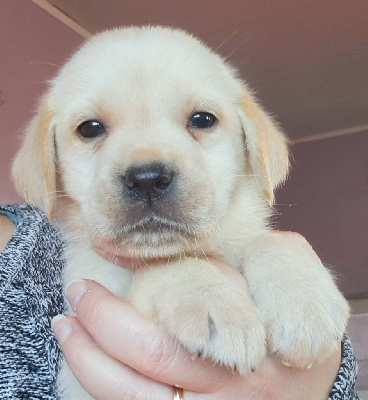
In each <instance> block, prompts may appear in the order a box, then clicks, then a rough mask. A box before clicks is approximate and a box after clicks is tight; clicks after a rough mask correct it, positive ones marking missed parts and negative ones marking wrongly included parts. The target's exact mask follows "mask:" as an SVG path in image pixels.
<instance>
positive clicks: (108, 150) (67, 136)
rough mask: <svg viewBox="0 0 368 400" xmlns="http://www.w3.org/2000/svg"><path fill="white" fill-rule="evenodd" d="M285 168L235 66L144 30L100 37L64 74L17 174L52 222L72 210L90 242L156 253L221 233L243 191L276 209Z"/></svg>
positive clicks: (277, 143)
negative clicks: (276, 191) (275, 195)
mask: <svg viewBox="0 0 368 400" xmlns="http://www.w3.org/2000/svg"><path fill="white" fill-rule="evenodd" d="M287 169H288V155H287V147H286V143H285V138H284V136H283V135H282V134H281V133H280V132H279V130H278V129H277V127H276V126H275V124H274V123H273V121H272V120H271V118H270V117H269V116H268V115H267V114H266V113H265V112H264V111H263V110H262V109H261V108H260V106H259V105H257V103H256V102H255V101H254V100H253V98H252V95H251V94H250V93H249V91H248V90H247V88H246V86H245V85H244V84H243V83H242V82H241V81H240V80H239V79H238V78H237V77H236V75H235V73H234V71H233V69H232V68H230V67H229V66H228V65H226V63H225V62H224V61H223V60H222V59H221V58H220V57H219V56H218V55H216V54H214V53H213V52H212V51H211V50H209V49H208V48H207V47H205V46H204V45H203V44H202V43H200V42H199V41H198V40H196V39H194V38H193V37H191V36H190V35H188V34H186V33H184V32H182V31H178V30H171V29H169V28H159V27H155V28H153V27H146V28H129V29H117V30H113V31H109V32H105V33H102V34H100V35H97V36H95V37H94V38H92V39H91V40H90V41H89V42H87V44H86V45H85V46H84V47H82V48H81V49H80V50H79V51H78V52H77V53H76V54H75V55H74V56H73V57H72V58H71V60H70V61H69V62H68V63H67V64H66V65H65V66H64V67H63V68H62V70H61V71H60V73H59V75H58V76H57V77H56V78H55V79H54V80H53V82H52V83H51V87H50V90H49V92H48V93H47V94H46V95H45V97H44V99H43V101H42V104H41V107H40V111H39V113H38V115H37V116H36V118H35V119H34V120H33V121H32V122H31V124H30V126H29V128H28V132H27V134H26V136H25V139H24V142H23V145H22V147H21V149H20V151H19V153H18V155H17V157H16V159H15V161H14V165H13V176H14V181H15V184H16V187H17V188H18V190H19V191H20V193H21V194H22V195H23V196H24V197H25V198H26V200H27V201H29V202H30V203H33V204H35V205H37V206H40V207H41V208H43V209H44V210H45V211H46V213H48V215H49V217H50V218H51V219H53V218H54V217H55V215H57V213H59V212H61V211H62V209H73V210H74V211H76V212H75V213H74V214H73V215H74V216H73V218H76V219H78V221H79V223H80V225H81V226H84V227H85V228H86V229H87V230H88V232H89V235H90V237H91V239H92V240H93V241H96V240H100V241H104V242H106V243H111V244H112V243H113V244H114V246H115V251H116V252H122V253H124V254H128V255H130V256H145V257H147V256H152V257H157V256H167V255H171V254H177V253H178V252H180V251H182V250H183V246H184V247H185V246H187V245H188V246H193V243H195V241H196V240H197V239H198V237H201V236H206V235H208V234H209V232H211V231H213V230H214V229H217V228H218V227H219V225H220V222H221V220H222V219H224V218H226V215H227V212H228V210H229V208H231V206H232V201H233V199H234V197H235V196H236V194H237V193H239V191H243V192H244V193H245V192H246V191H250V192H251V196H253V198H257V201H258V202H266V201H268V202H271V203H272V201H273V191H274V189H275V188H276V187H277V185H278V184H279V183H280V182H282V181H283V180H284V178H285V176H286V173H287ZM246 207H248V208H249V207H251V206H250V205H247V204H244V208H246ZM239 212H242V211H241V210H239ZM60 215H61V214H60ZM62 218H63V217H62ZM64 218H65V216H64Z"/></svg>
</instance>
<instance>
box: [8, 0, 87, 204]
mask: <svg viewBox="0 0 368 400" xmlns="http://www.w3.org/2000/svg"><path fill="white" fill-rule="evenodd" d="M82 42H83V39H82V37H81V36H80V35H78V34H77V33H75V32H73V31H72V30H71V29H70V28H68V27H66V26H65V25H63V24H62V23H61V22H59V21H58V20H56V19H55V18H53V17H52V16H50V15H49V14H47V13H46V12H45V11H43V10H42V9H40V8H39V7H38V6H36V5H35V4H33V3H32V2H31V1H30V0H16V1H14V0H1V2H0V49H1V54H0V59H1V62H0V91H2V92H3V93H4V95H5V99H6V103H5V104H4V105H2V106H0V126H1V130H0V138H1V142H0V203H1V204H7V203H13V202H16V201H19V200H20V199H19V197H18V196H17V194H16V193H15V190H14V189H13V185H12V183H11V182H10V179H9V165H10V162H11V159H12V157H13V155H14V152H15V149H16V147H17V144H18V142H19V135H20V132H21V131H22V128H23V127H24V125H25V124H26V122H27V121H28V120H29V119H30V118H31V116H32V113H33V112H34V111H35V108H36V106H37V99H38V98H39V97H40V95H41V94H42V93H43V92H44V90H45V88H46V84H45V82H46V80H47V79H50V78H51V77H52V76H53V75H55V73H56V71H57V70H58V65H60V64H62V63H63V62H64V61H65V60H66V58H67V57H68V56H69V55H70V53H71V52H72V51H73V49H75V48H76V47H77V46H78V45H80V44H81V43H82Z"/></svg>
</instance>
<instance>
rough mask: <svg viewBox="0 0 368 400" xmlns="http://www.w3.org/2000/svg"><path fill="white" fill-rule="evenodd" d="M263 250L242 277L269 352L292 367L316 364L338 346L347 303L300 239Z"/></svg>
mask: <svg viewBox="0 0 368 400" xmlns="http://www.w3.org/2000/svg"><path fill="white" fill-rule="evenodd" d="M276 238H277V236H276ZM273 239H274V238H273ZM275 242H276V244H277V246H276V245H275ZM273 245H274V247H273ZM263 246H265V248H267V249H268V250H267V251H263V253H262V252H260V256H258V257H254V258H253V263H252V265H251V266H250V267H248V269H247V273H248V282H249V286H250V288H251V293H252V297H253V300H254V302H255V304H256V306H257V308H258V310H259V311H260V313H261V315H262V317H263V318H264V322H265V326H266V333H267V338H268V346H269V349H270V350H271V351H272V352H275V353H277V354H278V355H279V356H280V358H281V359H282V360H283V361H284V362H286V363H288V364H290V365H294V366H297V367H307V366H310V365H313V363H319V362H321V361H323V360H324V359H325V358H326V357H328V356H329V355H330V353H331V352H332V351H333V349H336V348H337V346H339V345H340V341H341V338H342V336H343V334H344V331H345V328H346V323H347V318H348V315H349V309H348V305H347V302H346V300H345V299H344V297H343V296H342V295H341V293H340V292H339V290H338V289H337V287H336V286H335V283H334V281H333V279H332V277H331V275H330V273H329V271H328V270H327V269H326V268H325V267H324V266H323V265H322V263H321V261H320V260H319V259H318V257H317V256H316V254H315V253H314V252H313V251H312V249H311V247H310V246H308V244H307V243H306V242H305V240H304V238H302V237H301V236H299V235H291V236H289V237H286V238H285V237H282V241H280V242H279V243H277V240H276V241H275V240H272V241H269V243H265V244H264V245H263ZM268 251H270V252H271V253H272V257H270V254H267V252H268Z"/></svg>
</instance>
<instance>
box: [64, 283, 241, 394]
mask: <svg viewBox="0 0 368 400" xmlns="http://www.w3.org/2000/svg"><path fill="white" fill-rule="evenodd" d="M67 295H68V298H69V301H70V302H71V304H72V307H73V308H74V307H75V309H76V312H77V316H78V319H79V320H80V322H81V323H82V325H83V326H84V327H85V329H86V330H87V331H88V332H89V334H90V335H91V336H92V337H93V339H94V340H95V342H96V343H97V344H98V345H99V347H100V348H101V349H102V350H103V351H105V352H106V353H107V354H109V355H110V356H111V357H113V358H116V359H117V360H119V361H121V362H122V363H124V364H127V365H129V366H130V367H132V368H133V369H135V370H137V371H139V372H141V373H142V374H144V375H146V376H149V377H150V378H152V379H154V380H158V381H160V382H164V383H168V384H170V385H177V386H180V387H184V388H186V389H189V390H191V391H195V392H201V393H212V392H215V391H217V390H218V389H219V388H221V387H223V385H224V384H225V383H226V384H229V382H231V381H232V380H234V379H236V375H234V374H233V373H232V372H231V371H230V370H229V369H226V368H222V367H220V366H218V365H214V363H213V362H212V361H211V360H208V359H207V360H203V359H201V358H198V359H196V360H194V359H193V356H192V355H191V354H189V353H188V352H187V351H186V350H185V349H184V348H183V347H182V346H181V345H179V344H178V343H177V342H176V341H175V340H174V339H173V338H172V337H170V336H169V335H168V334H166V332H164V331H163V330H162V329H160V328H159V327H157V326H156V325H155V324H154V323H153V322H151V321H150V320H148V319H146V318H144V317H143V316H141V315H140V314H139V313H138V312H137V311H136V310H134V309H133V308H132V307H131V306H130V305H129V304H128V303H127V302H126V301H124V300H122V299H119V298H117V297H116V296H114V295H112V294H111V293H110V292H109V291H107V290H106V289H105V288H103V287H102V286H101V285H99V284H98V283H97V282H94V281H78V282H74V283H72V284H71V286H70V287H69V288H68V289H67Z"/></svg>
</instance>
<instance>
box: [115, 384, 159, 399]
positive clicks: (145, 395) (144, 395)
mask: <svg viewBox="0 0 368 400" xmlns="http://www.w3.org/2000/svg"><path fill="white" fill-rule="evenodd" d="M112 398H113V399H121V400H158V399H157V396H155V394H154V393H152V391H150V390H149V388H147V387H143V386H142V385H140V384H137V383H135V384H127V383H126V382H122V383H121V385H118V386H116V388H115V393H113V394H112Z"/></svg>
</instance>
